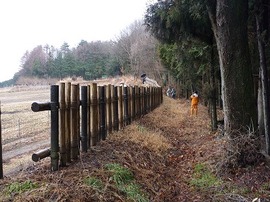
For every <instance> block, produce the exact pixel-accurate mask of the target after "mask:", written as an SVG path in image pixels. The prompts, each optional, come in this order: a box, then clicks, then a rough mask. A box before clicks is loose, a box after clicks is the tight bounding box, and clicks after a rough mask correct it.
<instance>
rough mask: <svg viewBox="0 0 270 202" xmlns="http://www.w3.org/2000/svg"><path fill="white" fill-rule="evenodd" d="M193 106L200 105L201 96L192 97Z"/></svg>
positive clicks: (194, 95)
mask: <svg viewBox="0 0 270 202" xmlns="http://www.w3.org/2000/svg"><path fill="white" fill-rule="evenodd" d="M190 98H191V105H197V104H198V103H199V96H198V95H197V94H193V95H191V96H190Z"/></svg>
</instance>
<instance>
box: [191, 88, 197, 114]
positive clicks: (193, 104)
mask: <svg viewBox="0 0 270 202" xmlns="http://www.w3.org/2000/svg"><path fill="white" fill-rule="evenodd" d="M190 99H191V110H190V115H194V114H195V115H196V116H197V114H198V103H199V95H198V92H197V91H195V92H194V93H193V94H192V95H191V96H190Z"/></svg>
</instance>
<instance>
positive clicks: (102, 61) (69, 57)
mask: <svg viewBox="0 0 270 202" xmlns="http://www.w3.org/2000/svg"><path fill="white" fill-rule="evenodd" d="M157 46H158V42H157V40H156V39H155V38H154V37H152V36H151V35H150V34H149V33H148V32H146V31H145V27H144V25H143V22H141V21H135V22H134V23H133V24H131V25H130V26H129V27H127V28H126V30H123V31H122V32H121V35H120V36H119V37H118V39H116V40H114V41H113V40H111V41H91V42H87V41H85V40H81V41H80V42H79V43H78V45H77V46H76V47H70V45H69V44H68V43H67V42H64V43H63V44H62V46H61V47H60V48H56V47H54V46H52V45H48V44H46V45H37V46H36V47H35V48H34V49H33V50H31V51H28V50H27V51H26V52H25V54H24V55H23V56H22V58H21V65H20V66H21V69H20V71H19V72H17V73H16V74H15V75H14V77H13V79H11V80H9V81H5V82H2V83H0V87H2V86H7V85H12V84H16V82H18V80H19V79H20V78H22V77H25V78H31V77H35V78H40V79H52V78H57V79H63V78H66V77H82V78H83V79H85V80H93V79H98V78H104V77H110V76H116V75H122V74H133V75H136V76H139V75H140V74H141V73H146V74H147V75H148V76H150V77H151V78H154V79H155V80H161V75H162V73H161V72H162V71H163V67H162V65H161V64H160V62H159V61H158V56H157Z"/></svg>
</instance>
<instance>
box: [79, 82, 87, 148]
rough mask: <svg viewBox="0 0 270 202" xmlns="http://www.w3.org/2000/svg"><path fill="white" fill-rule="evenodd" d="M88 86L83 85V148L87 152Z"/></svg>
mask: <svg viewBox="0 0 270 202" xmlns="http://www.w3.org/2000/svg"><path fill="white" fill-rule="evenodd" d="M87 97H88V96H87V86H81V130H82V131H81V150H82V152H87V136H88V135H87V99H88V98H87Z"/></svg>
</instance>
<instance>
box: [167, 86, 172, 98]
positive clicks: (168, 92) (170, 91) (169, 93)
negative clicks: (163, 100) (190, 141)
mask: <svg viewBox="0 0 270 202" xmlns="http://www.w3.org/2000/svg"><path fill="white" fill-rule="evenodd" d="M171 93H172V89H171V86H169V88H168V89H167V91H166V95H167V96H168V97H171Z"/></svg>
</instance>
